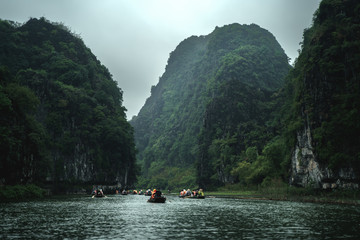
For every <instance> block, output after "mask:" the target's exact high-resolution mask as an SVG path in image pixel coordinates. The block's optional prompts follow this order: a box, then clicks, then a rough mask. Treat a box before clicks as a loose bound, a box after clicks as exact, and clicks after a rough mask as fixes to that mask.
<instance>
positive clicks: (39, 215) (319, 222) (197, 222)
mask: <svg viewBox="0 0 360 240" xmlns="http://www.w3.org/2000/svg"><path fill="white" fill-rule="evenodd" d="M147 199H148V197H146V196H140V195H127V196H122V195H109V196H108V197H106V198H91V197H89V196H63V197H54V198H50V199H44V200H37V201H29V202H18V203H2V204H0V210H1V216H0V220H1V221H0V239H184V238H185V239H360V207H359V206H348V205H335V204H314V203H299V202H286V201H267V200H242V199H229V198H206V199H180V198H178V197H176V196H167V201H166V203H165V204H160V203H158V204H156V203H148V202H147Z"/></svg>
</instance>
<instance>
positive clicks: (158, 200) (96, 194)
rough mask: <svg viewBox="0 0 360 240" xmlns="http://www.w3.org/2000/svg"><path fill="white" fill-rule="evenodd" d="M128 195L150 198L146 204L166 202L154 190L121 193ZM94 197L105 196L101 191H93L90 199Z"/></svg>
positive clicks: (159, 193) (157, 191)
mask: <svg viewBox="0 0 360 240" xmlns="http://www.w3.org/2000/svg"><path fill="white" fill-rule="evenodd" d="M118 193H119V191H118V190H117V191H116V194H118ZM128 194H134V195H136V194H137V195H145V196H150V198H149V199H148V202H151V203H165V201H166V197H165V196H164V195H162V193H161V191H160V190H156V189H154V190H153V191H151V190H150V189H148V190H146V191H143V190H140V191H139V192H138V191H137V190H133V191H129V190H123V191H121V195H128ZM94 197H106V196H105V194H104V192H103V190H102V189H95V190H93V192H92V198H94Z"/></svg>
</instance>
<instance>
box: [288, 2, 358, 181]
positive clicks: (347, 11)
mask: <svg viewBox="0 0 360 240" xmlns="http://www.w3.org/2000/svg"><path fill="white" fill-rule="evenodd" d="M286 93H287V99H288V101H289V106H288V109H289V113H290V115H289V121H287V122H286V133H287V137H288V143H289V145H288V147H289V148H291V149H293V153H292V167H291V171H292V176H291V179H290V181H291V183H292V184H295V185H300V186H316V187H323V188H330V187H331V188H336V187H358V186H359V183H360V182H359V176H360V113H359V110H360V3H359V1H355V0H349V1H340V0H324V1H322V2H321V4H320V6H319V9H318V10H317V11H316V12H315V14H314V19H313V26H312V27H311V28H309V29H306V30H305V31H304V37H303V42H302V46H301V53H300V55H299V58H298V59H297V61H296V64H295V68H294V70H293V71H292V72H291V74H290V75H289V76H288V82H287V87H286Z"/></svg>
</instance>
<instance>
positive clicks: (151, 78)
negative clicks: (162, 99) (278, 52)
mask: <svg viewBox="0 0 360 240" xmlns="http://www.w3.org/2000/svg"><path fill="white" fill-rule="evenodd" d="M319 2H320V0H102V1H99V0H59V1H55V0H54V1H51V0H0V18H1V19H6V20H12V21H17V22H20V23H23V22H26V21H27V20H29V18H30V17H36V18H39V17H45V18H47V19H48V20H50V21H52V22H62V23H64V24H65V25H66V26H68V27H69V28H70V29H71V30H72V31H73V32H75V33H76V34H79V35H80V36H81V38H82V39H83V41H84V43H85V44H86V45H87V46H88V47H89V48H90V49H91V50H92V52H93V53H94V54H95V55H96V56H97V58H98V59H99V60H100V61H101V62H102V64H104V65H105V66H106V67H107V68H108V69H109V71H110V72H111V74H112V75H113V78H114V80H115V81H117V82H118V84H119V87H120V88H121V89H122V90H123V91H124V102H123V104H124V106H125V107H126V108H127V109H128V111H127V117H128V119H131V118H132V116H133V115H137V114H138V112H139V110H140V108H141V107H142V106H143V105H144V103H145V101H146V99H147V98H148V97H149V96H150V89H151V86H152V85H156V84H157V83H158V80H159V77H160V76H161V75H162V74H163V73H164V70H165V66H166V63H167V60H168V57H169V53H170V52H171V51H173V50H174V49H175V48H176V46H177V45H178V44H179V43H180V42H181V41H182V40H184V39H185V38H187V37H189V36H192V35H197V36H199V35H207V34H209V33H211V32H212V31H213V30H214V28H215V27H216V26H219V27H221V26H223V25H226V24H231V23H235V22H236V23H240V24H250V23H255V24H257V25H259V26H260V27H262V28H265V29H267V30H269V31H270V32H271V33H272V34H273V35H274V36H275V37H276V39H277V40H278V41H279V43H280V45H281V46H282V48H283V49H284V50H285V53H286V54H287V55H288V56H289V57H290V58H291V61H293V60H294V59H295V58H296V57H297V56H298V52H297V50H298V49H299V43H300V42H301V41H302V33H303V30H304V29H305V28H308V27H310V25H311V23H312V17H313V13H314V12H315V10H316V9H317V8H318V6H319Z"/></svg>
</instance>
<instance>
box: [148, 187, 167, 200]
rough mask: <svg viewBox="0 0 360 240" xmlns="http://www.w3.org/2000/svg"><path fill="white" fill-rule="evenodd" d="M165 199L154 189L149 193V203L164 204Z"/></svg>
mask: <svg viewBox="0 0 360 240" xmlns="http://www.w3.org/2000/svg"><path fill="white" fill-rule="evenodd" d="M165 201H166V197H164V196H163V195H162V193H161V191H160V190H156V189H154V190H153V191H152V192H151V197H150V198H149V199H148V202H150V203H165Z"/></svg>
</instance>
